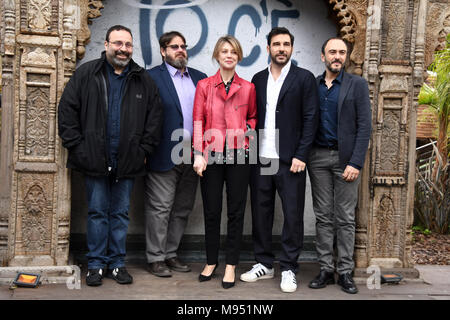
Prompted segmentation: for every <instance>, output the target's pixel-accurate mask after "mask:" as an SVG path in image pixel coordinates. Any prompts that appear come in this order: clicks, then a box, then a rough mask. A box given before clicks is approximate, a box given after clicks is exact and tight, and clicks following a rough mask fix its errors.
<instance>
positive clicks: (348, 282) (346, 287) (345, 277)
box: [338, 273, 358, 294]
mask: <svg viewBox="0 0 450 320" xmlns="http://www.w3.org/2000/svg"><path fill="white" fill-rule="evenodd" d="M338 285H340V286H341V287H342V291H344V292H347V293H350V294H355V293H358V288H357V287H356V285H355V282H354V281H353V277H352V275H351V273H345V274H340V275H339V279H338Z"/></svg>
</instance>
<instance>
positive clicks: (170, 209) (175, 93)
mask: <svg viewBox="0 0 450 320" xmlns="http://www.w3.org/2000/svg"><path fill="white" fill-rule="evenodd" d="M159 45H160V53H161V57H162V59H163V62H162V64H161V65H159V66H156V67H154V68H152V69H151V70H149V74H150V77H151V78H152V79H153V80H154V81H155V83H156V85H157V87H158V90H159V95H160V97H161V101H162V105H163V108H164V122H163V126H162V136H161V143H160V144H159V146H158V147H157V148H156V149H155V152H154V153H153V154H152V155H151V156H150V157H149V158H148V159H147V163H146V165H147V175H146V177H145V216H146V232H145V235H146V256H147V262H148V269H149V272H150V273H152V274H154V275H156V276H158V277H170V276H172V272H171V271H178V272H189V271H190V267H189V266H188V265H186V264H185V263H183V262H181V261H180V260H179V259H178V256H177V251H178V247H179V245H180V241H181V238H182V236H183V234H184V230H185V227H186V224H187V221H188V216H189V214H190V213H191V212H192V208H193V206H194V202H195V193H196V190H197V183H198V177H197V174H196V173H195V172H194V170H192V164H191V145H192V143H191V136H192V129H193V121H192V108H193V106H194V96H195V87H196V85H197V82H198V81H199V80H200V79H203V78H206V74H204V73H203V72H200V71H198V70H195V69H194V68H190V67H189V68H188V67H187V61H188V54H187V45H186V40H185V38H184V36H183V35H182V34H181V33H180V32H177V31H171V32H166V33H164V34H163V35H161V37H160V38H159ZM179 145H183V149H182V150H181V151H180V150H179V149H180V148H178V146H179Z"/></svg>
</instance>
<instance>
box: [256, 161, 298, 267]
mask: <svg viewBox="0 0 450 320" xmlns="http://www.w3.org/2000/svg"><path fill="white" fill-rule="evenodd" d="M267 166H269V165H267ZM262 167H264V165H262V164H257V165H253V166H252V170H251V178H250V190H251V202H252V227H253V232H252V234H253V245H254V250H255V259H256V261H257V262H259V263H261V264H263V265H264V266H266V267H268V268H272V267H273V262H274V260H275V256H274V254H273V252H272V248H271V247H272V228H273V219H274V210H275V192H276V191H278V194H279V196H280V199H281V204H282V209H283V216H284V222H283V229H282V233H281V247H282V252H281V256H280V257H279V261H280V269H281V271H287V270H292V271H293V272H294V273H296V272H297V271H298V264H297V260H298V257H299V255H300V251H301V249H302V247H303V211H304V207H305V186H306V171H302V172H300V173H293V172H290V171H289V169H290V167H291V164H286V163H283V162H281V161H280V162H279V169H278V172H277V173H276V174H272V175H261V168H262Z"/></svg>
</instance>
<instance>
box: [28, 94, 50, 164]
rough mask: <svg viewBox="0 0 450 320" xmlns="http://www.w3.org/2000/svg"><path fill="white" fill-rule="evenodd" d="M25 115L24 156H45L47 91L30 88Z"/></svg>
mask: <svg viewBox="0 0 450 320" xmlns="http://www.w3.org/2000/svg"><path fill="white" fill-rule="evenodd" d="M27 96H28V104H27V113H26V133H27V135H26V145H25V154H26V155H36V156H46V155H48V144H49V120H50V117H49V112H48V111H49V110H48V109H49V89H48V88H35V87H30V88H29V90H28V94H27Z"/></svg>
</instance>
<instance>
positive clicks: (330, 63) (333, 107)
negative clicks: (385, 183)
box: [308, 38, 372, 294]
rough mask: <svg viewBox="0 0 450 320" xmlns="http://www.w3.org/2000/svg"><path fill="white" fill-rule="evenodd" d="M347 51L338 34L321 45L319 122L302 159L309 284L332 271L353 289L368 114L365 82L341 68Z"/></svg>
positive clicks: (330, 278)
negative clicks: (310, 242) (310, 228)
mask: <svg viewBox="0 0 450 320" xmlns="http://www.w3.org/2000/svg"><path fill="white" fill-rule="evenodd" d="M347 54H348V48H347V44H346V43H345V42H344V41H343V40H342V39H341V38H330V39H328V40H327V41H325V43H324V44H323V46H322V54H321V58H322V61H323V62H324V63H325V72H324V73H323V74H322V75H320V76H319V77H317V85H318V88H319V100H320V124H319V130H318V131H317V135H316V137H315V140H314V146H313V149H312V150H311V154H310V157H309V165H308V173H309V176H310V180H311V189H312V197H313V208H314V213H315V215H316V248H317V253H318V255H319V264H320V273H319V275H318V276H317V277H316V278H315V279H313V280H312V281H311V282H310V284H309V287H310V288H313V289H319V288H324V287H326V286H327V285H328V284H333V283H335V278H334V272H335V271H336V272H337V273H338V275H339V277H338V284H339V285H340V286H341V288H342V290H343V291H345V292H347V293H352V294H354V293H357V292H358V289H357V287H356V285H355V283H354V281H353V278H352V272H353V268H354V262H353V251H354V244H355V208H356V205H357V202H358V185H359V181H360V177H361V174H360V171H361V169H362V167H363V165H364V160H365V156H366V152H367V148H368V145H369V139H370V132H371V121H372V120H371V110H370V99H369V89H368V85H367V82H366V80H364V79H363V78H361V77H359V76H356V75H352V74H349V73H347V72H345V70H344V64H345V62H346V59H347ZM335 239H336V249H337V252H336V253H337V257H336V265H335V262H334V258H333V253H334V241H335Z"/></svg>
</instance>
